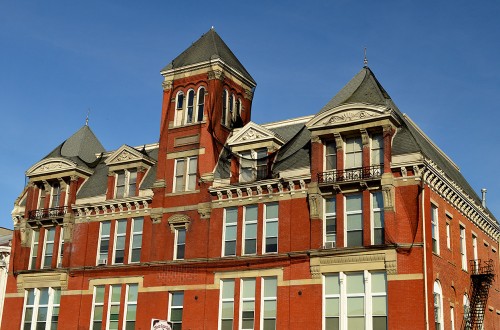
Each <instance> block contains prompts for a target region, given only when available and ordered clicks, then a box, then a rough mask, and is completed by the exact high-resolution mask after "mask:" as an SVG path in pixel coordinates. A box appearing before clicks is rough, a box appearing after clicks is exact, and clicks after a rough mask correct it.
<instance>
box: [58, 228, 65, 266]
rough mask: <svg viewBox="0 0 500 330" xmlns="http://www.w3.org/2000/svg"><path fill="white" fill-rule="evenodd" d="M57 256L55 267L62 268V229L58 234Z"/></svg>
mask: <svg viewBox="0 0 500 330" xmlns="http://www.w3.org/2000/svg"><path fill="white" fill-rule="evenodd" d="M58 250H59V254H58V256H57V267H62V260H63V252H64V227H61V231H60V232H59V247H58Z"/></svg>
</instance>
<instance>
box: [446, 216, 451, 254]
mask: <svg viewBox="0 0 500 330" xmlns="http://www.w3.org/2000/svg"><path fill="white" fill-rule="evenodd" d="M450 235H451V233H450V223H449V222H446V247H447V248H448V249H451V236H450Z"/></svg>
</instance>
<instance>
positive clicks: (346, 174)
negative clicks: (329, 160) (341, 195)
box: [318, 165, 384, 184]
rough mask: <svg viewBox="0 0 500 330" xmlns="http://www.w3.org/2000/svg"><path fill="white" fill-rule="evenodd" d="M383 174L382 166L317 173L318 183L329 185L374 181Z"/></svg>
mask: <svg viewBox="0 0 500 330" xmlns="http://www.w3.org/2000/svg"><path fill="white" fill-rule="evenodd" d="M383 172H384V165H372V166H366V167H356V168H349V169H345V170H332V171H327V172H321V173H318V183H320V184H330V183H338V182H350V181H359V180H367V179H376V178H379V177H381V176H382V174H383Z"/></svg>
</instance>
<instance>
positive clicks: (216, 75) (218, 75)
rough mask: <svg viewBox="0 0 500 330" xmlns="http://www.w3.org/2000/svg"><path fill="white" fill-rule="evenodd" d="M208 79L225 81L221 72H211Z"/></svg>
mask: <svg viewBox="0 0 500 330" xmlns="http://www.w3.org/2000/svg"><path fill="white" fill-rule="evenodd" d="M208 79H209V80H213V79H217V80H224V72H222V71H221V70H213V71H209V72H208Z"/></svg>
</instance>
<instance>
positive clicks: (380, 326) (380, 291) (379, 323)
mask: <svg viewBox="0 0 500 330" xmlns="http://www.w3.org/2000/svg"><path fill="white" fill-rule="evenodd" d="M371 287H372V292H371V293H372V297H371V300H372V306H371V310H372V323H373V329H374V330H386V329H387V275H386V273H385V272H372V273H371Z"/></svg>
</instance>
